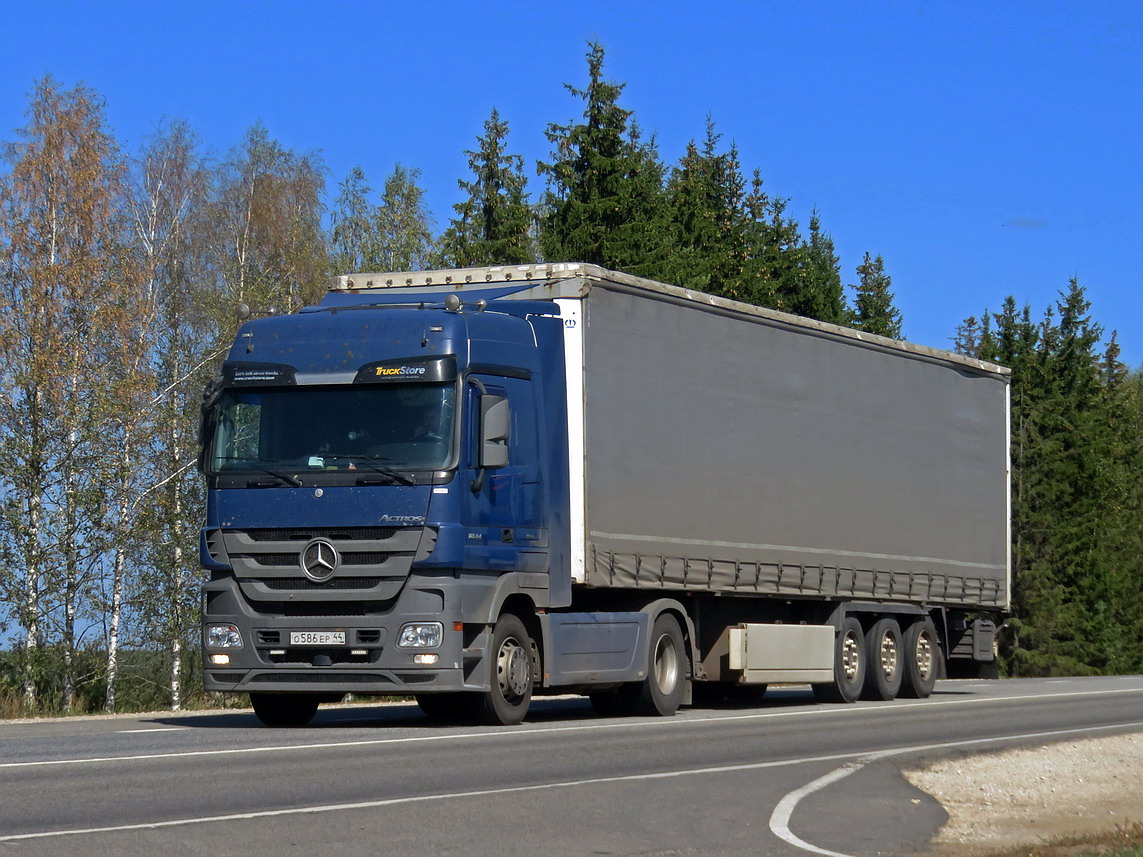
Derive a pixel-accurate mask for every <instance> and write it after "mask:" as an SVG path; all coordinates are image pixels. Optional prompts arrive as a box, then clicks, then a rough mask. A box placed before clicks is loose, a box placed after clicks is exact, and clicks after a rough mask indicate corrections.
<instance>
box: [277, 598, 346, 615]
mask: <svg viewBox="0 0 1143 857" xmlns="http://www.w3.org/2000/svg"><path fill="white" fill-rule="evenodd" d="M283 608H284V610H283V613H282V615H283V616H294V617H304V616H364V615H365V605H364V604H353V603H350V602H346V601H307V602H304V603H302V604H297V603H295V602H293V601H287V602H286V603H285V604H284V605H283Z"/></svg>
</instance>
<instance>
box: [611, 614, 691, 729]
mask: <svg viewBox="0 0 1143 857" xmlns="http://www.w3.org/2000/svg"><path fill="white" fill-rule="evenodd" d="M689 672H690V660H689V659H688V658H687V653H686V645H685V643H684V641H683V631H682V629H681V628H680V627H679V620H678V619H676V618H675V617H674V616H672V615H671V614H670V613H663V614H662V615H660V616H659V618H658V619H656V620H655V624H654V625H653V626H652V628H651V645H650V648H649V656H648V662H647V678H646V679H644V680H643V681H641V682H635V683H633V684H628V685H624V686H623V687H621V688H620V689H619V695H620V697H621V698H622V699H623V701H624V702H625V703H626V705H627V708H628V709H629V710H630V712H631V713H632V714H641V715H644V716H647V717H655V716H658V717H670V716H671V715H673V714H674V713H675V712H676V711H678V710H679V706H680V705H681V704H682V701H683V694H684V693H685V692H686V689H687V679H688V678H689Z"/></svg>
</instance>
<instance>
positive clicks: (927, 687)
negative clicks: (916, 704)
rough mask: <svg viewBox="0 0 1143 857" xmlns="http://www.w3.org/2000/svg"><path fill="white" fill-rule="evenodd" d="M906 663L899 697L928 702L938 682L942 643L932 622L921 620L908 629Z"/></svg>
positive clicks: (905, 644) (906, 633)
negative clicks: (927, 699)
mask: <svg viewBox="0 0 1143 857" xmlns="http://www.w3.org/2000/svg"><path fill="white" fill-rule="evenodd" d="M903 652H904V656H905V657H904V663H903V664H902V666H903V669H902V670H901V693H900V696H904V697H907V698H909V699H926V698H928V697H929V696H930V695H931V694H932V692H933V687H934V686H935V685H936V683H937V672H938V669H939V667H940V660H941V644H940V640H939V639H938V638H937V626H936V625H934V624H933V620H932V619H921V620H920V621H919V622H914V623H913V624H912V625H910V626H909V627H908V628H906V629H905V642H904V646H903Z"/></svg>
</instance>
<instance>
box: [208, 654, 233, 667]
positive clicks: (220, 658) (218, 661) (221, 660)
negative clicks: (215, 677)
mask: <svg viewBox="0 0 1143 857" xmlns="http://www.w3.org/2000/svg"><path fill="white" fill-rule="evenodd" d="M210 662H211V663H212V664H214V665H215V666H216V667H224V666H226V665H227V664H228V663H230V655H211V656H210Z"/></svg>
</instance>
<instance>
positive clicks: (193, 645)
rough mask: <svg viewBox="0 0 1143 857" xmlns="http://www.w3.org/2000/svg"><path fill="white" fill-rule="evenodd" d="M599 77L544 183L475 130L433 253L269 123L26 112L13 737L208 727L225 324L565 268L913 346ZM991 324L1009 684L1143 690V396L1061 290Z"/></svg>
mask: <svg viewBox="0 0 1143 857" xmlns="http://www.w3.org/2000/svg"><path fill="white" fill-rule="evenodd" d="M604 58H605V57H604V51H603V48H602V47H600V46H599V45H598V44H592V45H589V48H588V52H587V56H586V66H587V68H586V71H587V75H586V81H585V82H584V83H583V84H582V88H581V87H580V86H577V85H573V84H569V85H567V90H568V96H569V113H571V114H573V115H574V118H572V119H570V120H567V121H566V122H564V123H562V124H561V123H559V122H553V123H551V124H549V125H548V126H547V128H546V134H547V138H548V140H549V141H550V146H551V151H550V155H549V156H548V160H547V161H542V162H539V163H536V164H534V165H525V163H524V159H523V158H522V157H521V156H519V155H516V154H513V153H512V151H511V143H510V128H509V124H508V122H507V121H506V120H505V119H504V118H503V117H501V116H500V115H499V114H498V113H497V112H496V111H495V110H494V111H493V112H492V113H491V115H490V116H489V117H488V119H487V120H486V121H485V123H484V125H483V128H482V129H474V131H477V133H476V134H475V135H474V140H475V142H474V146H473V148H472V149H471V150H470V151H467V152H466V153H465V154H466V155H467V158H468V164H469V169H470V172H469V174H468V175H466V176H463V177H461V178H459V179H458V180H457V199H458V200H459V201H458V202H457V203H456V204H455V205H454V212H455V213H454V215H453V216H452V217H451V218H450V219H449V222H448V223H447V224H446V225H444V227H443V229H440V230H438V229H437V228H436V226H435V224H434V221H433V218H432V216H431V214H430V212H429V210H428V208H427V206H426V204H425V191H424V187H423V185H422V183H421V182H422V177H421V174H420V172H419V171H418V170H417V169H416V168H415V167H413V166H407V165H400V164H398V165H396V166H395V168H394V169H393V171H392V172H391V173H390V174H389V175H388V176H385V177H384V178H383V180H382V181H381V182H380V184H379V186H377V187H374V185H373V184H371V180H370V178H368V177H367V176H366V175H365V174H364V173H363V172H362V170H360V169H354V170H352V171H351V172H350V174H349V175H347V176H345V177H344V178H343V179H341V180H340V181H338V182H337V183H336V184H335V185H334V186H333V187H327V171H326V168H325V166H324V164H323V162H322V159H321V156H320V154H319V153H316V152H296V151H292V150H290V149H288V148H286V147H284V146H283V145H282V144H281V143H280V142H278V141H277V140H275V139H274V138H273V137H272V136H271V134H270V132H269V130H268V129H267V128H265V127H264V126H262V125H261V124H257V123H256V124H254V125H252V126H251V127H250V128H249V130H248V131H247V132H246V133H245V135H244V136H243V137H242V139H241V140H240V141H238V142H237V144H236V145H235V146H234V147H233V148H232V149H230V150H229V151H227V152H224V153H215V152H210V151H206V150H205V149H204V147H203V146H202V145H201V143H200V141H199V140H198V139H197V137H196V135H195V132H194V129H193V128H191V127H190V126H189V125H188V124H187V123H185V122H180V121H166V122H163V123H161V124H159V125H158V126H157V127H156V129H155V131H154V133H153V134H152V136H151V137H150V138H149V139H148V140H147V141H146V142H145V143H144V145H142V146H141V147H139V148H138V150H135V151H127V150H125V147H124V146H123V145H121V144H120V142H119V141H118V140H117V139H116V137H115V135H114V133H113V131H112V130H111V129H110V128H109V126H108V122H107V117H106V109H105V104H104V102H103V100H102V99H101V97H100V96H99V94H98V93H96V92H95V91H93V90H91V89H89V88H87V87H85V86H83V85H76V86H73V87H70V88H68V87H64V86H61V85H60V84H58V83H57V82H56V81H54V80H53V79H52V78H45V79H43V80H40V81H38V82H36V83H35V84H34V86H33V87H32V89H31V91H30V92H29V96H28V106H27V111H26V116H27V121H26V124H25V125H24V126H23V127H22V128H21V129H19V131H18V132H17V133H16V134H15V135H14V139H11V140H8V141H3V142H0V449H2V454H0V551H2V552H3V563H2V565H0V717H14V716H25V715H33V714H53V713H74V712H91V711H108V712H113V711H126V710H147V709H160V708H169V709H174V710H178V709H180V708H185V707H188V706H201V705H205V704H217V700H210V699H207V698H206V695H205V694H204V693H203V691H202V689H201V684H200V682H199V679H198V671H199V661H198V657H199V656H198V652H197V647H198V634H199V632H198V609H199V608H198V603H199V593H198V586H199V580H200V571H199V567H198V530H199V526H200V524H201V521H202V518H203V485H202V480H201V477H200V476H199V474H198V471H197V467H196V464H197V448H196V430H197V425H198V413H199V404H200V401H201V396H202V390H203V387H204V385H205V383H206V381H207V380H208V379H209V378H210V377H211V376H212V375H213V374H214V373H215V372H216V370H217V367H218V365H219V364H220V362H221V359H222V356H223V354H224V353H225V351H226V349H227V348H228V346H229V342H230V340H231V338H232V337H233V335H234V331H235V328H236V325H237V321H236V319H235V315H234V307H235V306H236V305H237V304H239V303H240V302H244V303H246V304H248V305H250V306H252V307H257V308H271V307H272V308H274V309H275V310H276V311H278V312H292V311H296V310H297V309H298V308H300V307H302V306H305V305H307V304H312V303H314V302H316V300H317V299H319V298H320V296H321V294H322V293H323V291H324V290H325V287H326V282H327V279H328V277H329V276H331V275H334V274H340V273H348V272H352V271H366V270H369V271H402V270H417V269H423V268H435V267H462V266H470V265H493V264H497V265H499V264H522V263H530V262H536V261H541V260H551V261H581V262H591V263H595V264H599V265H602V266H605V267H608V268H612V269H616V270H621V271H626V272H628V273H632V274H636V275H639V276H644V277H649V278H652V279H656V280H661V281H664V282H669V283H674V284H677V285H681V286H685V287H688V288H694V289H700V290H703V291H707V292H712V293H714V294H718V295H722V296H725V297H728V298H733V299H735V300H740V301H746V302H749V303H753V304H758V305H762V306H766V307H771V308H774V309H778V310H782V311H786V312H791V313H796V314H799V315H804V316H809V317H812V318H816V319H820V320H823V321H827V322H831V323H834V324H839V325H844V326H849V327H853V328H856V329H860V330H863V331H868V332H871V333H876V334H880V335H884V336H890V337H895V338H900V337H901V335H902V318H901V313H900V311H899V310H898V309H897V307H896V306H895V305H894V296H893V293H892V282H891V279H890V276H889V273H888V272H887V267H886V262H885V260H884V259H883V258H882V257H881V256H880V255H877V254H875V253H872V252H870V253H866V254H865V258H864V260H863V262H862V264H861V265H859V266H858V267H857V268H856V270H855V271H853V273H852V275H849V274H846V275H843V272H842V270H841V268H840V263H839V260H838V257H837V254H836V253H835V251H834V245H833V241H832V239H831V237H830V234H829V233H828V232H827V231H826V229H825V227H824V226H823V224H822V223H821V220H820V218H819V217H818V215H817V214H816V213H815V214H814V215H813V216H811V218H810V221H809V223H808V224H805V225H803V224H800V223H798V222H797V221H796V220H795V219H794V217H792V216H791V214H790V213H789V210H788V205H789V200H788V199H785V198H781V197H777V196H774V195H771V194H770V193H769V192H768V191H767V189H766V188H765V185H764V182H763V178H762V176H761V174H760V172H759V171H758V170H749V169H747V168H744V166H743V165H742V164H741V163H740V161H739V155H738V151H737V149H736V147H735V146H734V145H726V144H724V142H723V139H722V136H721V134H720V132H719V131H718V129H717V128H716V127H715V125H714V124H713V122H708V124H707V126H706V127H705V128H702V129H696V131H698V133H697V134H696V137H695V139H694V141H693V142H692V143H691V144H689V145H688V146H687V147H686V150H685V152H684V153H683V154H682V156H681V157H680V158H679V159H678V160H677V161H675V162H672V163H668V162H667V161H665V160H664V158H663V156H662V154H661V153H660V152H659V150H658V148H657V145H656V143H655V141H654V139H653V138H647V137H646V136H645V135H644V134H643V133H642V131H641V130H640V127H639V125H638V123H637V121H636V120H635V117H634V116H633V114H632V112H631V111H629V110H627V109H625V108H624V107H622V106H621V101H622V93H623V88H624V85H623V84H621V83H615V82H612V81H609V80H608V79H607V77H606V75H605V73H604ZM529 177H531V181H529ZM850 278H852V279H853V280H854V282H849V283H847V282H846V280H848V279H850ZM997 307H999V310H998V311H994V310H992V309H989V308H982V311H981V313H980V314H979V315H978V316H974V317H971V318H967V319H965V320H964V322H963V323H962V324H961V325H960V327H959V328H958V329H957V330H956V331H955V343H956V345H955V347H956V349H957V350H958V351H959V352H961V353H963V354H968V355H971V356H974V357H978V358H980V359H983V360H988V361H992V362H995V363H1000V364H1002V365H1005V366H1008V367H1011V369H1012V498H1013V519H1012V557H1013V564H1012V568H1013V610H1012V615H1011V617H1010V618H1009V620H1008V621H1007V622H1006V624H1005V627H1004V629H1003V632H1002V643H1001V652H1000V654H1001V665H1002V671H1003V672H1004V673H1005V674H1007V675H1012V676H1032V675H1077V674H1120V673H1132V672H1135V673H1137V672H1143V481H1141V480H1140V478H1139V473H1140V468H1141V465H1143V372H1141V371H1140V370H1135V371H1132V370H1131V369H1130V368H1129V367H1126V366H1125V365H1124V364H1123V363H1122V362H1121V361H1120V359H1119V344H1118V342H1117V341H1116V337H1115V335H1114V334H1113V333H1112V334H1109V335H1105V331H1103V330H1101V329H1100V328H1099V326H1097V325H1096V324H1095V323H1093V321H1092V318H1091V307H1090V304H1089V302H1088V300H1087V297H1086V295H1085V291H1084V287H1083V285H1082V284H1081V283H1080V282H1078V281H1076V280H1074V279H1073V280H1071V281H1070V282H1065V283H1061V287H1060V290H1059V297H1058V299H1057V300H1056V301H1055V302H1054V304H1053V305H1052V306H1047V307H1030V306H1019V305H1017V302H1016V301H1015V299H1014V298H1012V297H1004V296H999V295H998V296H997ZM950 333H952V332H951V331H950Z"/></svg>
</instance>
